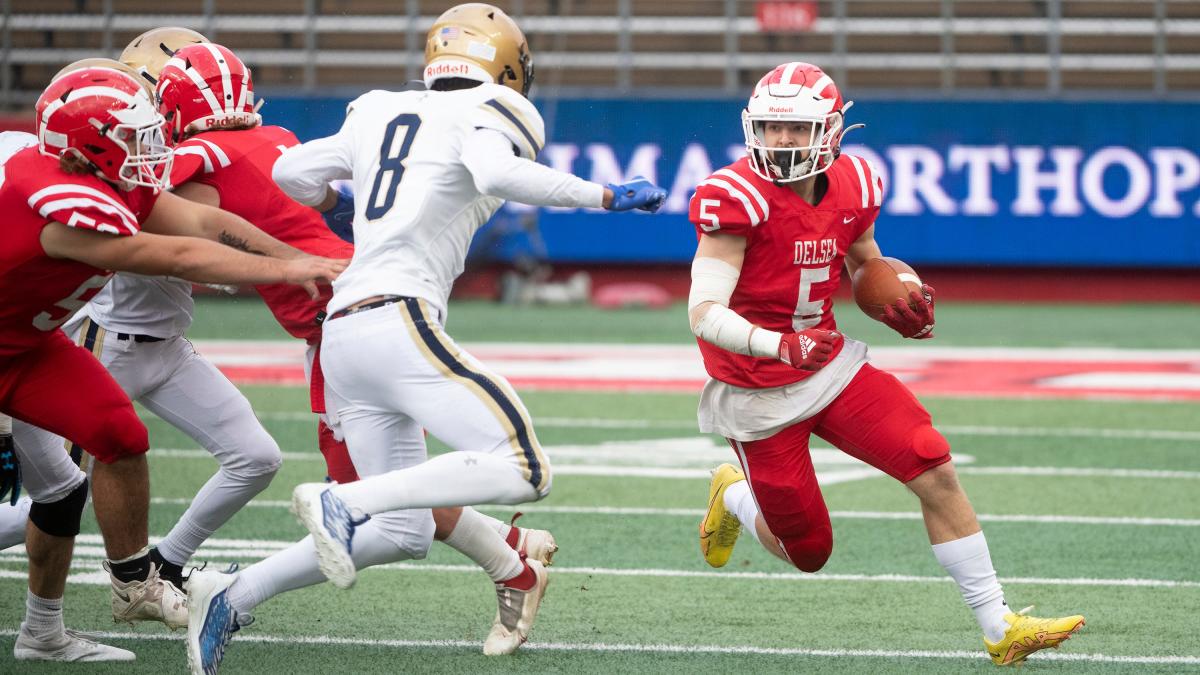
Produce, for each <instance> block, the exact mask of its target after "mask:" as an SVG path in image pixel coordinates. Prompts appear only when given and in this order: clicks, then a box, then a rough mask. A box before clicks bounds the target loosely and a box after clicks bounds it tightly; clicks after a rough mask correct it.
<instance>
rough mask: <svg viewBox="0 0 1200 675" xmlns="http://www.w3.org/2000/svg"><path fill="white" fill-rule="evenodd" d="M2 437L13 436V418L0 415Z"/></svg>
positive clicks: (0, 433) (0, 434)
mask: <svg viewBox="0 0 1200 675" xmlns="http://www.w3.org/2000/svg"><path fill="white" fill-rule="evenodd" d="M0 436H12V418H11V417H9V416H8V415H0Z"/></svg>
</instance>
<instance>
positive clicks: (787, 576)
mask: <svg viewBox="0 0 1200 675" xmlns="http://www.w3.org/2000/svg"><path fill="white" fill-rule="evenodd" d="M155 539H157V538H155V537H152V538H151V542H152V543H153V542H154V541H155ZM293 543H294V542H291V541H284V540H270V539H264V540H257V539H221V538H214V539H210V540H208V541H207V542H205V543H204V545H203V546H201V548H200V551H199V552H197V554H196V559H197V560H209V561H214V562H215V561H235V560H236V561H245V560H248V559H261V558H265V557H267V556H269V555H271V554H273V553H275V552H277V551H280V550H282V549H283V548H286V547H288V546H291V545H292V544H293ZM100 544H101V541H100V537H99V535H95V534H87V535H80V536H79V537H78V539H77V545H76V547H75V559H76V561H77V563H76V564H73V565H72V567H73V568H76V569H84V570H90V571H85V572H83V573H80V574H73V575H71V577H70V578H69V581H72V582H74V583H85V584H97V585H104V584H107V583H108V574H107V572H103V571H95V570H96V567H95V566H91V567H88V566H86V565H81V564H78V561H87V560H101V559H103V558H104V555H105V554H104V548H103V546H101V545H100ZM24 562H25V552H24V548H23V547H20V546H15V547H13V548H11V549H8V550H6V551H4V552H3V553H0V563H24ZM370 569H373V570H389V571H403V572H456V573H464V574H479V573H480V570H479V568H478V567H477V566H475V565H439V564H432V563H425V562H419V561H415V562H399V563H390V564H386V565H377V566H375V567H372V568H370ZM553 571H554V573H555V574H556V575H564V574H565V575H583V576H612V577H649V578H691V579H696V578H699V579H734V580H743V581H744V580H757V581H805V582H844V583H903V584H927V583H934V584H941V583H953V579H951V578H950V577H948V576H943V575H938V576H920V575H911V574H827V573H818V574H807V573H803V572H736V571H713V570H705V569H700V570H680V569H663V568H614V567H562V566H558V565H556V566H554V568H553ZM0 572H3V573H0V578H18V575H22V574H24V571H23V570H22V571H0ZM21 578H23V577H21ZM1001 581H1002V582H1004V583H1010V584H1038V585H1051V586H1100V587H1139V588H1200V581H1177V580H1173V579H1138V578H1129V579H1096V578H1090V577H1074V578H1050V577H1003V578H1001Z"/></svg>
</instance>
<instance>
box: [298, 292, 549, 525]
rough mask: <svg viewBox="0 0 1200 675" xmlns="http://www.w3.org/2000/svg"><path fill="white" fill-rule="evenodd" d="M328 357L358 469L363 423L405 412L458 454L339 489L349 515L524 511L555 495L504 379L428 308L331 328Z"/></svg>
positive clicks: (366, 434)
mask: <svg viewBox="0 0 1200 675" xmlns="http://www.w3.org/2000/svg"><path fill="white" fill-rule="evenodd" d="M358 337H365V338H366V339H367V340H369V341H370V342H369V344H371V345H373V348H364V346H363V344H364V343H362V342H360V341H358V340H356V339H355V338H358ZM322 349H323V356H322V358H323V359H324V362H325V377H326V381H327V383H328V388H329V390H330V392H331V393H334V394H336V396H337V397H338V398H339V399H341V400H344V401H345V402H346V404H347V405H348V408H347V409H344V410H339V411H338V415H339V418H340V423H341V428H342V430H343V432H344V433H345V434H346V438H347V442H348V444H349V446H350V451H351V455H352V456H353V458H354V463H355V466H358V464H359V460H358V454H359V453H360V452H368V451H369V450H368V448H369V447H370V443H371V441H370V436H371V435H372V431H371V428H370V424H369V423H367V424H363V423H362V420H363V419H364V418H367V419H369V416H370V411H372V410H377V409H393V410H397V411H404V412H405V413H407V414H409V415H410V416H412V417H413V418H414V419H415V420H416V421H417V422H418V423H419V424H420V425H421V426H422V427H424V428H425V429H427V430H428V431H429V433H431V434H433V435H434V436H435V437H437V438H439V439H440V440H442V441H444V442H445V443H447V444H448V445H450V446H451V447H452V448H454V450H455V451H454V452H449V453H446V454H443V455H439V456H438V457H435V458H433V459H431V460H430V461H428V462H426V463H424V464H422V465H420V466H418V467H414V468H412V469H407V470H405V471H403V472H399V471H392V472H390V473H388V474H386V475H384V476H376V477H372V478H369V479H363V480H360V481H358V482H356V483H352V484H349V485H338V486H335V487H333V488H332V492H334V494H336V495H337V496H338V497H340V498H342V499H343V500H344V501H345V502H346V503H347V504H349V505H350V506H351V507H353V508H356V509H359V510H361V511H363V512H365V513H368V514H374V513H381V512H384V511H390V510H394V509H402V508H413V507H442V506H463V505H470V504H483V503H494V504H517V503H522V502H526V501H533V500H537V499H540V498H542V497H544V496H545V495H546V494H547V493H548V492H549V489H550V470H549V463H548V462H547V461H546V458H545V455H544V454H543V453H542V449H541V446H540V445H539V444H538V441H537V436H536V435H535V434H534V432H533V427H532V425H531V423H530V421H529V414H528V412H527V411H526V410H525V407H524V405H523V404H522V403H521V401H520V399H519V398H517V396H516V394H515V392H513V390H512V388H511V387H510V386H509V385H508V383H507V382H506V381H505V380H504V379H503V378H501V377H499V376H497V375H494V374H493V373H491V372H489V371H488V370H487V369H486V368H484V367H483V366H482V364H480V363H479V362H478V361H477V360H475V359H474V358H472V357H471V356H470V355H469V354H467V353H466V352H463V351H462V350H461V349H459V347H458V346H457V345H456V344H455V343H454V341H453V340H452V339H450V337H449V336H447V335H446V334H445V333H444V332H443V331H442V329H441V326H440V325H439V324H438V323H437V322H436V321H434V320H433V319H432V318H430V315H429V310H428V309H427V308H426V306H425V303H424V302H422V301H419V300H407V301H405V302H403V303H400V304H397V305H391V306H388V307H383V308H380V309H377V310H372V311H370V312H363V313H361V314H356V315H352V316H349V317H345V318H342V319H336V320H333V321H330V322H328V323H327V324H326V326H325V338H324V344H323V347H322ZM376 350H383V351H386V352H387V358H383V357H382V356H381V355H380V354H377V353H375V351H376ZM360 473H361V471H360Z"/></svg>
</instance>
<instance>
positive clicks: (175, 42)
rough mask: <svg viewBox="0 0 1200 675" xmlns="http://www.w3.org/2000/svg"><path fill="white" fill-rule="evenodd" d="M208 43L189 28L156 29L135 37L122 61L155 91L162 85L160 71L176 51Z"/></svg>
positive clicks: (167, 27)
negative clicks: (160, 83)
mask: <svg viewBox="0 0 1200 675" xmlns="http://www.w3.org/2000/svg"><path fill="white" fill-rule="evenodd" d="M208 41H209V39H208V38H206V37H204V36H203V35H201V34H199V33H197V32H196V31H194V30H191V29H188V28H180V27H178V26H166V27H164V28H152V29H150V30H148V31H146V32H145V33H142V34H141V35H139V36H137V37H135V38H133V40H132V41H131V42H130V43H129V46H127V47H125V51H123V52H121V56H120V59H119V60H120V61H121V63H124V64H125V65H127V66H129V67H130V68H133V69H134V70H135V71H137V72H138V73H139V77H138V81H146V82H149V83H150V88H151V89H153V88H154V85H156V84H158V74H159V72H161V71H162V69H163V66H165V65H167V61H169V60H170V59H171V56H172V55H174V54H175V52H177V51H179V50H180V49H183V48H184V47H186V46H188V45H195V44H200V43H201V42H208Z"/></svg>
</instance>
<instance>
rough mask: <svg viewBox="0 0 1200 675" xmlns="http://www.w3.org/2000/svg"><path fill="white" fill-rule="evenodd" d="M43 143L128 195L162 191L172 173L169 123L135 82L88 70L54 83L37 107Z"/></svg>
mask: <svg viewBox="0 0 1200 675" xmlns="http://www.w3.org/2000/svg"><path fill="white" fill-rule="evenodd" d="M35 109H36V114H37V120H38V128H37V132H38V142H39V144H40V148H41V152H42V154H44V155H47V156H50V157H62V156H63V155H66V154H70V155H74V156H75V157H78V158H80V159H83V160H85V161H86V162H87V163H88V165H89V166H91V168H92V170H93V171H94V172H95V173H96V175H98V176H100V177H101V178H104V179H106V180H108V181H109V182H111V183H114V184H116V185H118V186H119V187H121V188H123V189H125V190H131V189H133V187H134V186H137V185H140V186H143V187H148V188H153V189H155V190H161V189H162V188H163V186H164V184H165V183H166V180H167V178H168V176H169V175H170V173H171V149H170V148H169V147H168V146H167V143H166V140H165V139H164V138H163V126H164V125H163V118H162V115H159V114H158V111H157V110H155V109H154V104H153V103H151V102H150V98H149V96H147V95H146V90H145V89H144V88H143V87H142V85H141V84H139V83H138V82H137V81H136V80H135V79H133V78H132V77H130V76H129V75H126V74H125V73H122V72H119V71H117V70H113V69H111V68H84V69H82V70H77V71H74V72H70V73H67V74H66V75H63V76H62V77H60V78H58V79H57V80H55V81H53V82H51V83H50V86H49V87H47V88H46V90H45V91H44V92H42V96H41V97H40V98H39V99H38V101H37V104H36V106H35Z"/></svg>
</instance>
